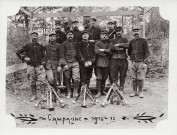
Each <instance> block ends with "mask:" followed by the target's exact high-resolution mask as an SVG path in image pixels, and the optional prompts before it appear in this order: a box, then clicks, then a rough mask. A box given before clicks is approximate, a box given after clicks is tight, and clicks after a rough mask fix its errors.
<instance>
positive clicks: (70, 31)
mask: <svg viewBox="0 0 177 135" xmlns="http://www.w3.org/2000/svg"><path fill="white" fill-rule="evenodd" d="M68 33H73V34H74V32H73V31H72V30H69V31H67V32H66V35H67V34H68Z"/></svg>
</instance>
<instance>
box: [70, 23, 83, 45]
mask: <svg viewBox="0 0 177 135" xmlns="http://www.w3.org/2000/svg"><path fill="white" fill-rule="evenodd" d="M78 23H79V22H78V21H77V20H74V21H73V22H72V31H73V33H74V38H73V40H74V41H76V42H80V41H82V32H81V31H80V30H79V29H78Z"/></svg>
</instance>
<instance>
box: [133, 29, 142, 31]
mask: <svg viewBox="0 0 177 135" xmlns="http://www.w3.org/2000/svg"><path fill="white" fill-rule="evenodd" d="M134 30H140V29H139V28H135V29H133V30H132V31H134Z"/></svg>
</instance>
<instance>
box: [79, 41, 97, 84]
mask: <svg viewBox="0 0 177 135" xmlns="http://www.w3.org/2000/svg"><path fill="white" fill-rule="evenodd" d="M77 53H78V60H79V63H80V75H81V86H83V85H85V84H87V87H89V84H90V78H91V77H92V72H93V65H94V62H95V50H94V43H93V42H89V41H81V42H79V43H78V45H77ZM87 61H91V62H92V65H91V66H89V67H85V66H84V64H85V62H87Z"/></svg>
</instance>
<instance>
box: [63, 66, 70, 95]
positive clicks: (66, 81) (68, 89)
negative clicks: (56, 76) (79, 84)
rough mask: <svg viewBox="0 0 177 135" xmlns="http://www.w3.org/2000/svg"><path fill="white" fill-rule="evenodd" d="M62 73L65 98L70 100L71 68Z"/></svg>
mask: <svg viewBox="0 0 177 135" xmlns="http://www.w3.org/2000/svg"><path fill="white" fill-rule="evenodd" d="M63 73H64V76H65V77H64V79H65V84H66V90H67V94H66V98H71V68H69V69H64V72H63Z"/></svg>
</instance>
